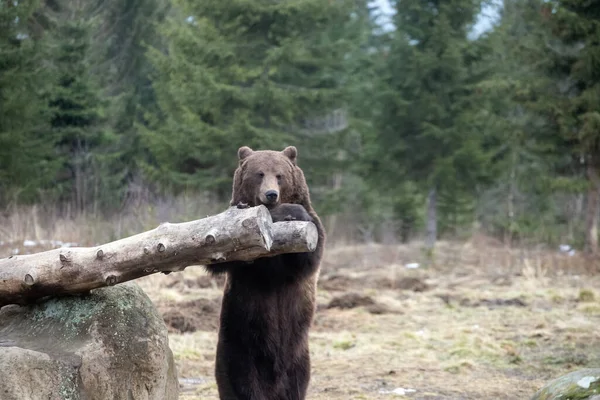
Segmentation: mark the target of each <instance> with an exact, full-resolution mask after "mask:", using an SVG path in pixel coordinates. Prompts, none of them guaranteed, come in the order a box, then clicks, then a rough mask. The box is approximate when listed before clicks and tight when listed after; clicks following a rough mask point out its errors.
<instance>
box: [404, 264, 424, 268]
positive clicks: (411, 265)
mask: <svg viewBox="0 0 600 400" xmlns="http://www.w3.org/2000/svg"><path fill="white" fill-rule="evenodd" d="M404 267H405V268H408V269H416V268H419V267H420V265H419V263H408V264H406V265H404Z"/></svg>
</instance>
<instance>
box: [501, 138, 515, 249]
mask: <svg viewBox="0 0 600 400" xmlns="http://www.w3.org/2000/svg"><path fill="white" fill-rule="evenodd" d="M516 181H517V151H516V150H513V154H512V157H511V166H510V175H509V182H508V198H507V204H506V208H507V210H506V211H507V217H508V228H507V229H506V231H505V232H504V244H505V245H506V246H508V247H510V246H511V245H512V238H513V229H514V224H515V192H516V190H517V182H516Z"/></svg>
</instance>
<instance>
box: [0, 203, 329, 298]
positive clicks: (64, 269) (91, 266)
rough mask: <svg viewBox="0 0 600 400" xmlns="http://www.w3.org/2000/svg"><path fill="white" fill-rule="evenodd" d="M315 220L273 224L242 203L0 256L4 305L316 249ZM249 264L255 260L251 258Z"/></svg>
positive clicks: (260, 211)
mask: <svg viewBox="0 0 600 400" xmlns="http://www.w3.org/2000/svg"><path fill="white" fill-rule="evenodd" d="M317 241H318V234H317V229H316V226H315V225H314V224H313V223H312V222H302V221H289V222H278V223H276V224H273V221H272V219H271V215H270V214H269V211H268V210H267V208H266V207H264V206H258V207H250V208H246V209H238V208H237V207H230V208H229V209H227V210H226V211H224V212H222V213H221V214H217V215H214V216H210V217H207V218H203V219H200V220H196V221H191V222H185V223H179V224H170V223H164V224H161V225H160V226H159V227H157V228H156V229H153V230H150V231H147V232H144V233H140V234H137V235H134V236H130V237H127V238H124V239H120V240H117V241H114V242H111V243H107V244H104V245H102V246H97V247H73V248H63V249H55V250H50V251H45V252H41V253H36V254H30V255H21V256H12V257H9V258H5V259H2V260H0V307H2V306H4V305H7V304H26V303H30V302H32V301H34V300H36V299H40V298H42V297H46V296H53V295H60V294H75V293H85V292H88V291H89V290H92V289H96V288H99V287H103V286H110V285H115V284H118V283H121V282H126V281H129V280H132V279H136V278H140V277H142V276H146V275H151V274H154V273H157V272H168V271H171V272H172V271H182V270H184V269H185V268H186V267H188V266H190V265H208V264H215V263H219V262H224V261H252V260H254V259H256V258H260V257H268V256H273V255H277V254H283V253H296V252H307V251H314V250H315V248H316V246H317ZM248 267H249V268H251V267H252V266H251V265H249V266H248Z"/></svg>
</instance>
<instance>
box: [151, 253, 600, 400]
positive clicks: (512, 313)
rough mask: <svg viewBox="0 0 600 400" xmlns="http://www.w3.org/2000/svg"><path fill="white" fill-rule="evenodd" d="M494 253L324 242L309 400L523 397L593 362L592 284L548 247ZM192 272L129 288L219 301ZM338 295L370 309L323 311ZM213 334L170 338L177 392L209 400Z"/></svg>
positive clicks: (598, 318)
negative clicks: (433, 257) (432, 256)
mask: <svg viewBox="0 0 600 400" xmlns="http://www.w3.org/2000/svg"><path fill="white" fill-rule="evenodd" d="M495 251H497V252H500V251H501V249H498V248H493V247H489V246H488V247H486V248H482V247H473V246H469V245H468V244H467V245H465V244H461V245H457V244H451V243H441V244H440V249H439V252H438V256H439V257H438V260H449V259H455V260H458V261H457V262H455V263H449V262H448V263H440V262H439V261H438V263H437V264H436V265H433V266H430V267H428V268H419V269H412V270H411V269H407V268H405V266H404V265H405V263H407V262H412V261H415V260H418V259H419V257H420V250H419V246H418V245H411V246H379V245H371V246H368V245H365V246H351V247H344V248H341V247H338V248H333V249H330V250H329V251H328V252H327V257H326V259H325V260H324V266H323V272H322V276H321V280H320V290H319V295H318V301H319V310H318V312H317V315H316V318H315V322H314V326H313V329H312V331H311V353H312V360H313V372H312V381H311V387H310V395H309V398H310V399H315V400H325V399H384V398H393V397H394V396H393V395H392V394H389V393H386V391H387V392H390V391H393V390H394V389H397V388H404V389H413V390H414V392H408V393H406V398H413V399H511V400H513V399H526V398H529V397H530V396H531V395H532V394H533V393H534V392H535V391H536V390H537V389H538V388H539V387H540V386H541V385H542V384H543V383H544V382H546V381H547V380H548V379H551V378H552V377H554V376H557V375H561V374H563V373H566V372H568V371H570V370H573V369H576V368H583V367H585V366H597V365H598V364H599V363H600V352H599V351H600V343H598V342H597V341H596V340H595V339H594V338H595V337H596V327H597V325H598V323H600V302H598V295H599V293H597V291H596V289H595V288H596V287H598V284H599V283H600V279H599V278H598V277H594V276H590V275H585V274H583V273H582V271H585V270H586V268H585V266H584V265H579V266H578V265H576V264H575V263H572V261H573V260H567V259H566V257H562V256H557V255H555V254H550V253H548V252H547V253H546V257H545V258H543V257H542V255H543V253H542V252H541V251H540V252H531V253H522V252H521V253H520V255H519V256H517V255H515V254H512V253H513V252H515V251H511V252H509V254H504V255H503V256H502V257H504V258H502V257H500V256H499V255H498V254H499V253H498V254H496V253H494V252H495ZM449 253H452V254H449ZM478 253H481V254H478ZM523 255H525V256H523ZM502 259H505V260H510V262H511V263H514V264H511V265H502V264H501V260H502ZM467 260H479V261H478V263H477V264H475V263H472V264H467ZM518 260H521V261H518ZM461 262H462V263H463V264H462V265H461ZM568 266H571V268H570V269H568ZM172 275H173V274H172ZM203 277H204V273H203V272H202V270H201V269H200V268H190V269H188V270H187V271H185V272H184V273H183V274H179V276H171V275H170V276H167V277H161V276H150V277H147V278H144V279H141V280H140V284H141V285H142V286H143V287H144V289H145V290H146V292H147V293H148V294H149V295H150V296H151V298H152V299H153V301H154V302H155V304H157V305H158V306H159V308H161V307H166V308H165V309H168V308H169V307H171V306H172V305H174V303H173V302H175V304H179V306H181V304H183V302H184V301H189V300H191V299H198V298H206V299H214V298H215V296H219V294H220V288H214V287H209V288H199V287H197V286H196V284H195V282H197V281H199V280H200V281H201V280H203ZM405 282H412V283H413V285H412V286H410V285H408V286H407V285H404V283H405ZM419 283H421V284H426V285H419ZM205 286H206V285H205ZM400 288H403V289H400ZM349 294H356V295H361V296H368V297H370V298H371V299H372V300H373V301H374V302H375V303H376V304H378V305H380V306H381V307H380V308H377V309H373V308H370V307H369V306H364V307H355V308H347V309H338V308H328V307H327V306H328V304H329V303H330V301H331V300H332V299H335V298H340V297H341V296H343V295H349ZM350 307H351V306H350ZM205 318H212V319H214V320H216V319H217V318H218V314H217V313H215V314H210V315H205ZM216 339H217V333H216V330H202V329H201V330H197V331H195V332H187V333H184V334H180V333H172V334H171V336H170V340H171V346H172V348H173V351H174V354H175V357H176V359H177V363H178V366H179V374H180V378H182V388H183V393H182V397H181V398H182V399H187V400H191V399H207V400H208V399H217V398H218V397H217V389H216V386H215V381H214V378H213V365H214V349H215V344H216Z"/></svg>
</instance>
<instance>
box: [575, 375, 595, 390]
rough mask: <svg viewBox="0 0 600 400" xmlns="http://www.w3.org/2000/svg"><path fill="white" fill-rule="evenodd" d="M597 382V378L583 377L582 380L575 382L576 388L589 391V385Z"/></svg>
mask: <svg viewBox="0 0 600 400" xmlns="http://www.w3.org/2000/svg"><path fill="white" fill-rule="evenodd" d="M597 380H598V377H597V376H584V377H583V378H581V379H580V380H578V381H577V386H580V387H582V388H584V389H589V388H590V384H591V383H594V382H596V381H597Z"/></svg>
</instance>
